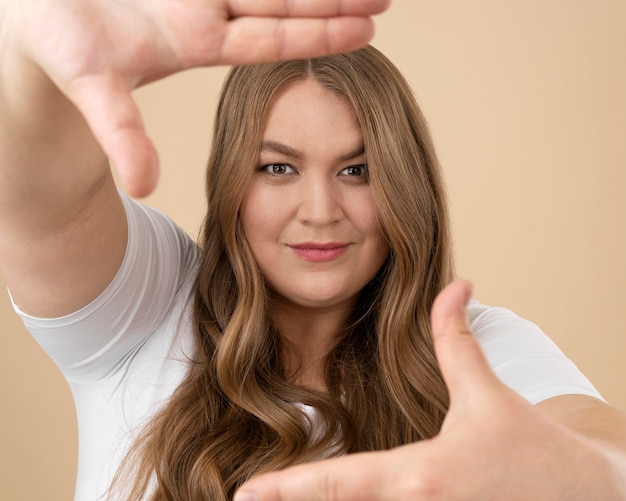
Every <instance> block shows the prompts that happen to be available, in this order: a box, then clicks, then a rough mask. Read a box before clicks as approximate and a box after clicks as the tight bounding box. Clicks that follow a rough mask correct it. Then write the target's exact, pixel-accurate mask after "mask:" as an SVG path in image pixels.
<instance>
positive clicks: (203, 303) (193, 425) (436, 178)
mask: <svg viewBox="0 0 626 501" xmlns="http://www.w3.org/2000/svg"><path fill="white" fill-rule="evenodd" d="M302 79H313V80H315V81H317V82H319V83H321V84H322V85H323V86H325V87H326V88H328V89H330V90H331V91H333V92H335V93H336V94H337V95H340V96H343V97H344V98H345V99H347V101H348V102H349V103H350V104H351V105H352V107H353V108H354V110H355V113H356V116H357V118H358V121H359V124H360V126H361V129H362V133H363V137H364V144H365V151H366V157H367V163H368V166H369V174H370V185H371V189H372V192H373V194H374V198H375V200H376V204H377V209H378V213H379V219H380V224H381V227H382V229H383V232H384V234H385V236H386V238H387V240H388V242H389V247H390V255H389V257H388V259H387V261H386V263H385V264H384V265H383V267H382V268H381V270H380V271H379V272H378V274H377V275H376V277H375V278H374V280H372V281H371V282H370V283H369V284H368V285H367V286H366V287H365V289H364V290H363V291H362V293H361V297H360V299H359V302H358V304H357V306H356V308H355V311H354V312H353V315H352V316H351V318H350V319H349V321H348V322H347V323H346V326H345V330H344V335H343V337H342V338H341V340H340V341H339V342H338V344H337V345H336V346H335V348H334V349H333V350H332V351H331V352H330V353H329V354H328V356H327V360H326V368H325V376H326V385H327V388H328V392H327V393H321V392H315V391H312V390H308V389H305V388H301V387H298V386H296V385H294V384H292V383H290V382H289V381H288V380H287V378H286V377H285V371H284V366H283V360H282V358H281V339H280V336H279V335H278V333H277V331H276V329H275V328H274V327H273V325H272V322H271V317H270V309H271V305H270V301H269V294H268V291H267V288H266V284H265V282H264V280H263V278H262V276H261V274H260V272H259V270H258V268H257V266H256V264H255V262H254V259H253V257H252V253H251V251H250V248H249V247H248V244H247V242H246V238H245V235H244V234H243V232H242V229H241V224H240V221H239V208H240V206H241V202H242V199H243V196H244V193H245V191H246V189H247V186H248V183H249V181H250V177H251V176H252V173H253V167H254V166H255V164H256V162H257V158H258V152H259V146H260V142H261V136H262V130H263V125H264V122H265V118H266V116H267V113H268V110H269V108H270V106H271V105H272V102H273V99H274V97H275V96H276V95H277V93H278V92H279V91H281V90H282V89H284V88H285V87H286V86H287V85H289V84H290V83H293V82H295V81H298V80H302ZM294 112H295V111H294ZM212 144H213V147H212V153H211V157H210V160H209V165H208V171H207V182H206V191H207V199H208V210H207V216H206V219H205V223H204V229H203V231H202V234H201V238H200V242H199V243H200V246H201V249H202V262H201V265H200V269H199V273H198V277H197V282H196V287H195V299H194V317H195V343H196V347H197V354H196V358H195V360H194V361H193V363H192V366H191V369H190V372H189V375H188V376H187V378H186V379H185V380H184V381H183V383H182V384H181V385H180V386H179V388H178V389H177V390H176V392H175V393H174V395H173V397H172V398H171V400H170V401H169V402H168V403H167V405H166V406H165V408H164V409H163V410H162V411H161V412H160V413H159V414H157V415H156V416H155V417H154V418H153V419H152V421H151V422H150V423H149V425H148V427H147V428H146V429H145V430H144V432H143V434H142V436H141V438H140V439H139V440H138V442H137V443H136V444H135V446H134V448H133V450H132V451H131V453H129V455H128V456H127V457H126V459H125V462H124V463H123V467H122V469H121V470H120V472H118V476H117V477H116V480H115V482H114V484H115V483H117V482H120V481H121V480H123V479H128V478H130V476H131V475H132V476H133V478H134V480H133V481H132V482H131V483H132V484H133V487H132V492H131V494H130V495H129V498H130V499H139V498H141V497H142V496H143V495H145V494H146V492H147V491H149V492H150V496H151V497H150V499H152V500H154V501H156V500H166V499H167V500H185V501H194V500H206V499H212V500H225V499H229V498H231V497H232V495H233V493H234V491H235V489H236V488H237V487H238V486H239V485H240V484H241V483H242V482H244V481H245V480H246V479H248V478H250V477H252V476H254V475H257V474H259V473H262V472H266V471H270V470H275V469H280V468H283V467H286V466H288V465H292V464H295V463H300V462H305V461H310V460H312V459H315V458H318V457H321V456H324V455H328V454H331V455H335V454H341V453H346V452H357V451H366V450H380V449H387V448H391V447H395V446H398V445H402V444H406V443H410V442H414V441H416V440H421V439H426V438H429V437H432V436H434V435H435V434H436V433H437V432H438V430H439V428H440V426H441V423H442V421H443V418H444V416H445V413H446V411H447V407H448V395H447V390H446V387H445V385H444V382H443V380H442V377H441V374H440V372H439V370H438V366H437V363H436V359H435V356H434V353H433V348H432V342H431V334H430V324H429V314H430V309H431V306H432V303H433V301H434V298H435V296H436V295H437V293H438V292H439V291H440V290H441V289H442V288H443V287H444V286H445V284H446V283H448V282H449V281H450V280H451V279H452V275H453V265H452V257H451V250H450V243H449V228H448V217H447V209H446V200H445V194H444V189H443V184H442V180H441V174H440V169H439V165H438V161H437V158H436V155H435V151H434V148H433V144H432V140H431V138H430V134H429V132H428V128H427V125H426V122H425V120H424V118H423V116H422V114H421V112H420V110H419V107H418V105H417V103H416V101H415V99H414V97H413V95H412V92H411V89H410V88H409V86H408V84H407V82H406V81H405V80H404V78H403V77H402V76H401V75H400V73H399V72H398V70H397V69H396V68H395V67H394V66H393V64H391V62H390V61H389V60H388V59H387V58H386V57H385V56H383V55H382V54H381V53H380V52H379V51H377V50H376V49H374V48H373V47H366V48H364V49H361V50H359V51H356V52H353V53H349V54H340V55H332V56H326V57H322V58H319V59H313V60H306V61H288V62H279V63H268V64H262V65H255V66H244V67H235V68H233V69H232V70H231V71H230V73H229V75H228V77H227V79H226V81H225V83H224V86H223V89H222V94H221V99H220V103H219V108H218V112H217V117H216V121H215V129H214V135H213V143H212ZM297 402H299V403H302V404H308V405H311V406H313V407H314V408H315V409H316V412H317V413H318V414H319V415H320V416H321V418H322V421H323V423H324V425H323V427H322V430H321V431H320V430H317V431H315V430H314V429H313V428H314V427H313V423H311V422H310V419H309V417H308V415H307V413H305V412H304V411H303V410H302V407H301V406H298V405H294V403H297Z"/></svg>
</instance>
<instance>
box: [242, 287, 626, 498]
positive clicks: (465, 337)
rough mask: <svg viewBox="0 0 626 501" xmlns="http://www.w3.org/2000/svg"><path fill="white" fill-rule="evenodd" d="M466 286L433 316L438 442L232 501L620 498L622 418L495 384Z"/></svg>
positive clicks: (312, 472) (594, 405) (298, 473)
mask: <svg viewBox="0 0 626 501" xmlns="http://www.w3.org/2000/svg"><path fill="white" fill-rule="evenodd" d="M470 295H471V287H470V285H469V284H468V283H467V282H464V281H457V282H454V283H452V284H451V285H449V286H448V287H447V288H446V289H445V290H444V291H443V292H442V293H441V294H440V295H439V296H438V297H437V300H436V302H435V305H434V307H433V311H432V319H431V323H432V329H433V337H434V342H435V352H436V355H437V359H438V361H439V365H440V367H441V370H442V373H443V375H444V379H445V382H446V385H447V386H448V389H449V391H450V399H451V405H450V410H449V412H448V414H447V416H446V419H445V421H444V424H443V427H442V430H441V432H440V433H439V435H437V436H436V437H435V438H433V439H431V440H427V441H424V442H419V443H415V444H409V445H405V446H403V447H399V448H396V449H392V450H390V451H381V452H371V453H361V454H353V455H349V456H344V457H340V458H336V459H329V460H324V461H319V462H316V463H312V464H307V465H300V466H294V467H291V468H287V469H285V470H283V471H280V472H275V473H270V474H267V475H262V476H260V477H257V478H255V479H253V480H251V481H249V482H248V483H246V484H244V485H243V486H242V488H241V489H240V490H239V491H238V492H237V493H236V494H235V498H234V499H235V501H338V500H342V501H353V500H354V501H356V500H360V501H375V500H376V501H378V500H381V501H382V500H394V501H396V500H397V501H399V500H405V499H407V500H408V499H419V500H447V501H453V500H468V499H472V500H474V499H480V500H483V499H484V500H501V499H506V500H513V501H516V500H519V501H522V500H528V499H540V500H555V501H556V500H564V499H567V500H568V501H571V500H581V501H583V500H590V499H602V500H606V501H612V500H616V501H617V500H624V499H626V455H625V451H626V439H625V437H626V419H625V418H624V415H623V414H621V413H619V412H618V411H616V410H614V409H611V408H610V407H609V406H608V405H606V404H604V403H602V402H599V401H597V400H595V399H593V398H589V397H583V396H577V395H571V396H563V397H555V398H552V399H550V400H548V401H546V402H543V403H540V404H538V405H536V406H535V407H533V406H531V405H530V404H528V403H527V402H526V401H525V400H523V399H522V398H521V397H520V396H519V395H517V394H516V393H515V392H513V391H511V390H510V389H509V388H508V387H506V386H505V385H504V384H502V383H501V382H500V381H499V379H498V378H497V377H496V376H495V374H494V373H493V371H492V370H491V368H490V367H489V364H488V362H487V360H486V359H485V357H484V355H483V353H482V351H481V349H480V346H479V345H478V343H477V342H476V340H475V339H474V337H473V336H472V334H471V331H470V328H469V325H468V323H467V318H466V314H465V306H466V304H467V300H468V298H469V297H470Z"/></svg>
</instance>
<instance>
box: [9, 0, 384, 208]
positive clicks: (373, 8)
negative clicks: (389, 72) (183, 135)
mask: <svg viewBox="0 0 626 501" xmlns="http://www.w3.org/2000/svg"><path fill="white" fill-rule="evenodd" d="M6 1H8V0H6ZM388 3H389V0H316V1H286V0H263V1H261V2H259V1H256V0H231V1H226V0H221V1H220V0H154V1H150V2H146V1H144V0H126V1H123V2H120V1H115V2H111V1H109V0H14V1H12V2H10V3H9V4H8V5H9V9H8V10H7V9H6V6H7V4H5V6H4V7H3V8H4V12H3V14H4V17H5V19H2V22H3V23H12V26H13V29H14V30H19V31H20V36H19V38H18V39H19V40H20V44H21V46H20V47H19V49H20V50H21V51H22V52H23V53H24V54H26V55H27V57H28V58H30V59H31V60H32V61H33V62H34V63H35V65H36V66H39V67H41V68H43V70H44V71H45V72H46V73H47V74H48V76H49V77H50V78H51V79H52V80H53V81H54V82H55V84H56V85H57V86H58V88H59V89H60V90H61V91H62V92H63V93H64V94H65V95H66V96H67V97H68V98H69V99H70V100H71V101H72V102H73V103H74V104H75V105H76V107H77V108H78V109H79V110H80V111H81V113H82V114H83V115H84V116H85V118H86V120H87V122H88V123H89V125H90V127H91V129H92V131H93V133H94V135H95V137H96V139H97V140H98V141H99V143H100V144H101V146H102V147H103V149H104V151H105V153H106V154H107V155H108V156H109V158H110V159H111V160H112V161H113V163H114V164H115V165H116V167H117V169H118V171H119V174H120V177H121V179H122V181H123V183H124V184H125V185H126V187H127V189H128V190H129V192H130V193H131V194H133V195H135V196H144V195H147V194H149V193H150V192H151V191H152V189H153V188H154V186H155V185H156V181H157V177H158V160H157V155H156V151H155V149H154V146H153V145H152V143H151V141H150V140H149V138H148V137H147V135H146V132H145V130H144V127H143V125H142V120H141V116H140V114H139V110H138V108H137V106H136V104H135V102H134V101H133V99H132V97H131V92H132V90H133V89H135V88H137V87H139V86H141V85H142V84H145V83H148V82H151V81H153V80H156V79H159V78H163V77H165V76H167V75H170V74H172V73H175V72H178V71H182V70H185V69H188V68H192V67H197V66H208V65H217V64H247V63H256V62H262V61H268V60H275V59H291V58H302V57H314V56H319V55H323V54H327V53H333V52H342V51H348V50H352V49H356V48H358V47H360V46H362V45H364V44H365V43H367V42H368V41H369V39H370V38H371V36H372V34H373V24H372V21H371V19H370V18H369V16H371V15H374V14H377V13H379V12H381V11H383V10H384V9H385V8H386V7H387V5H388ZM3 28H4V26H3Z"/></svg>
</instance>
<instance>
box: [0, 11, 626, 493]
mask: <svg viewBox="0 0 626 501" xmlns="http://www.w3.org/2000/svg"><path fill="white" fill-rule="evenodd" d="M374 43H375V45H377V46H378V47H379V48H380V49H382V50H383V51H384V52H385V53H386V54H388V55H389V56H390V57H391V59H392V60H394V61H395V62H396V63H397V64H398V66H399V67H400V68H401V70H402V71H403V72H404V74H405V75H406V76H407V77H408V78H409V80H410V81H411V83H412V85H413V87H414V89H415V92H416V95H417V97H418V99H419V101H420V103H421V105H422V107H423V109H424V111H425V114H426V116H427V117H428V119H429V122H430V124H431V128H432V131H433V134H434V138H435V142H436V144H437V147H438V150H439V154H440V158H441V161H442V164H443V166H444V169H445V175H446V179H447V183H448V187H449V195H450V200H451V210H452V218H453V223H454V233H455V239H456V249H457V260H458V265H459V270H460V272H461V275H463V276H465V277H468V278H470V279H472V280H473V281H474V283H475V287H476V295H477V297H478V298H479V299H481V300H482V301H484V302H487V303H491V304H499V305H503V306H508V307H510V308H511V309H513V310H515V311H517V312H518V313H520V314H522V315H523V316H526V317H528V318H530V319H532V320H534V321H535V322H537V323H538V324H539V325H541V326H542V327H543V328H544V330H545V331H546V332H548V333H549V334H550V335H551V336H552V337H553V339H555V340H556V341H557V343H558V344H559V345H560V346H561V347H562V349H563V350H564V351H565V352H566V353H567V354H568V355H569V356H570V357H571V358H572V359H574V361H576V362H577V364H578V365H579V367H580V368H581V369H583V371H584V372H585V373H586V374H587V375H588V376H589V377H590V378H591V379H592V381H594V382H595V384H596V385H597V387H598V388H599V389H600V390H601V392H603V394H604V395H605V397H606V398H607V400H609V402H611V403H613V404H614V405H616V406H617V407H619V408H621V409H622V410H626V393H625V390H624V379H625V378H626V367H625V366H624V364H623V363H622V358H623V356H624V355H625V354H626V340H625V337H626V336H625V333H626V329H624V321H623V319H624V311H625V310H624V307H623V304H622V303H623V302H624V300H626V292H625V290H626V266H625V265H624V263H623V256H625V255H626V215H625V213H626V210H625V209H626V196H625V195H626V193H625V192H626V141H624V135H625V134H626V2H624V1H623V0H595V1H594V2H591V1H589V0H526V1H524V2H513V1H505V2H503V1H502V0H475V1H467V0H449V1H434V0H431V1H413V0H395V3H394V5H393V6H392V8H391V10H390V11H389V12H388V13H386V14H384V15H383V16H381V17H380V18H379V19H378V33H377V36H376V39H375V42H374ZM223 74H224V69H211V70H196V71H192V72H190V73H187V74H184V75H180V76H176V77H173V78H170V79H168V80H166V81H164V82H162V83H159V84H156V85H154V86H152V87H149V88H146V89H143V90H141V91H140V92H139V93H138V94H137V98H138V100H139V101H140V104H141V106H142V109H143V110H144V113H145V118H146V121H147V125H148V128H149V130H150V132H151V133H152V136H153V137H154V139H155V140H156V143H157V145H158V149H159V151H160V154H161V158H162V163H163V167H164V172H163V174H162V179H161V184H160V186H159V188H158V191H157V192H156V194H155V195H154V196H152V197H151V198H150V199H149V203H150V204H153V205H156V206H158V207H160V208H162V209H163V210H165V211H166V212H168V213H169V214H170V215H172V216H173V217H174V219H175V220H177V221H178V222H179V223H180V224H181V225H182V226H183V227H185V228H186V229H187V230H188V231H189V232H190V233H192V234H193V235H195V234H196V233H197V229H198V225H199V223H200V220H201V217H202V213H203V200H202V198H203V194H202V181H203V174H202V172H203V166H204V162H205V158H206V155H207V150H208V147H209V139H208V138H209V136H210V133H209V130H210V124H211V120H212V116H213V110H214V104H215V103H214V100H215V96H216V95H217V92H218V87H219V84H220V81H221V78H222V76H223ZM3 291H4V288H3V287H2V289H0V331H1V332H0V334H1V335H0V499H2V500H7V501H9V500H10V501H22V500H24V501H26V500H28V501H35V500H44V499H45V500H52V501H55V500H67V499H70V498H71V496H72V492H73V483H74V478H75V468H76V458H75V455H76V447H77V445H76V436H75V418H74V411H73V407H72V403H71V398H70V394H69V391H68V389H67V387H66V385H65V383H64V381H63V380H62V379H61V377H60V375H59V372H58V370H57V369H56V368H55V367H54V366H53V365H52V364H51V362H49V361H48V360H47V359H46V357H45V355H43V354H42V353H41V352H40V351H39V350H38V348H37V346H36V345H35V343H34V342H33V341H32V340H31V338H30V337H29V335H28V334H27V333H26V332H25V331H24V329H23V327H22V326H21V324H20V322H19V321H18V320H17V319H16V317H15V316H14V315H13V314H12V312H11V308H10V304H9V301H8V298H7V296H6V294H5V293H4V292H3Z"/></svg>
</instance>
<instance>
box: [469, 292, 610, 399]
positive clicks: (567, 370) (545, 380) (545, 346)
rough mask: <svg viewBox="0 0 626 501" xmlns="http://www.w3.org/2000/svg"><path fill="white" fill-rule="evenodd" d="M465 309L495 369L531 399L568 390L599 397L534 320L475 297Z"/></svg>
mask: <svg viewBox="0 0 626 501" xmlns="http://www.w3.org/2000/svg"><path fill="white" fill-rule="evenodd" d="M468 313H469V318H470V324H471V327H472V330H473V332H474V335H475V336H476V338H477V340H478V342H479V343H480V345H481V347H482V349H483V351H484V353H485V355H486V356H487V359H488V360H489V363H490V365H491V367H492V369H493V370H494V372H495V373H496V374H497V375H498V377H499V378H500V379H501V380H502V381H503V382H504V383H505V384H506V385H508V386H509V387H511V388H512V389H513V390H515V391H516V392H517V393H519V394H520V395H521V396H523V397H524V398H525V399H527V400H528V401H529V402H530V403H532V404H536V403H539V402H541V401H542V400H546V399H548V398H551V397H555V396H559V395H567V394H579V395H588V396H591V397H595V398H598V399H600V400H602V396H601V395H600V393H599V392H598V391H597V390H596V388H595V387H594V386H593V385H592V384H591V382H590V381H589V380H588V379H587V378H586V377H585V375H584V374H583V373H582V372H581V371H580V370H579V369H578V368H577V367H576V365H575V364H574V363H573V362H572V361H571V360H570V359H568V358H567V357H566V356H565V355H564V354H563V352H562V351H561V350H560V349H559V348H558V347H557V345H556V344H555V343H554V342H553V341H552V340H551V339H550V338H549V337H548V336H547V335H546V334H544V333H543V331H542V330H541V329H540V328H539V327H537V326H536V325H535V324H534V323H532V322H530V321H528V320H524V319H523V318H520V317H519V316H517V315H516V314H515V313H513V312H511V311H509V310H507V309H504V308H496V307H490V306H485V305H481V304H479V303H477V302H475V301H474V302H472V303H470V306H469V308H468Z"/></svg>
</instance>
